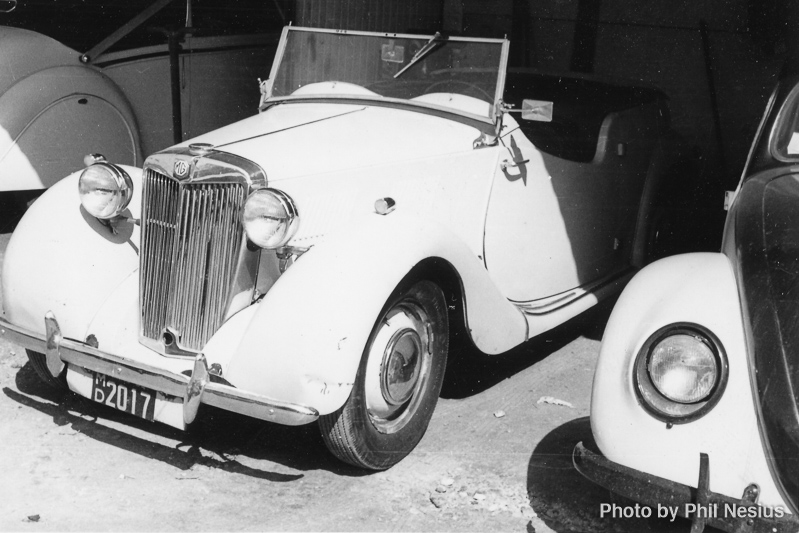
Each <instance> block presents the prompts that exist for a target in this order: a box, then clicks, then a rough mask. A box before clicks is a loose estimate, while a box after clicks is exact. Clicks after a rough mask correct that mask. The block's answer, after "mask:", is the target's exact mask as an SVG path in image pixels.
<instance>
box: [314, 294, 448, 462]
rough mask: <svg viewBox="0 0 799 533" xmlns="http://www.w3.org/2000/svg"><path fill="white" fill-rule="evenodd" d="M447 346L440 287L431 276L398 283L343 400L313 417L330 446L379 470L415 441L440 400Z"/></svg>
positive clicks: (401, 455) (399, 457)
mask: <svg viewBox="0 0 799 533" xmlns="http://www.w3.org/2000/svg"><path fill="white" fill-rule="evenodd" d="M448 349H449V323H448V320H447V307H446V301H445V299H444V293H443V292H442V291H441V289H440V288H439V287H438V286H437V285H436V284H434V283H432V282H430V281H420V282H417V283H415V284H413V285H412V286H411V287H410V288H408V289H407V290H398V291H396V292H395V294H394V296H392V298H390V299H389V301H388V302H387V303H386V306H385V307H384V308H383V311H382V313H381V315H380V317H379V319H378V320H377V322H376V323H375V326H374V329H373V330H372V333H371V335H370V336H369V342H368V343H367V345H366V349H365V350H364V354H363V357H362V358H361V364H360V367H359V368H358V374H357V376H356V379H355V385H354V387H353V390H352V393H351V394H350V397H349V399H348V400H347V402H346V403H345V404H344V405H343V406H342V407H341V408H340V409H339V410H338V411H335V412H333V413H331V414H329V415H323V416H322V417H320V419H319V427H320V429H321V431H322V437H323V438H324V440H325V444H327V447H328V449H329V450H330V451H331V452H332V453H333V455H335V456H336V457H338V458H339V459H341V460H342V461H344V462H346V463H349V464H352V465H355V466H357V467H360V468H367V469H370V470H385V469H387V468H390V467H391V466H393V465H395V464H397V463H398V462H399V461H400V460H402V459H403V458H404V457H405V456H406V455H408V454H409V453H410V452H411V451H412V450H413V449H414V448H415V447H416V445H417V444H418V443H419V441H420V440H421V439H422V436H423V435H424V433H425V431H426V430H427V425H428V424H429V423H430V418H431V417H432V416H433V410H434V409H435V406H436V403H437V402H438V395H439V393H440V392H441V384H442V382H443V381H444V371H445V369H446V366H447V351H448Z"/></svg>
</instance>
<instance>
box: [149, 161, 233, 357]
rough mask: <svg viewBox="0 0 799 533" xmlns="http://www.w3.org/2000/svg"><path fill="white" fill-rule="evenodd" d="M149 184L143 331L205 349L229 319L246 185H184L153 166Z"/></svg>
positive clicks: (167, 341) (181, 346)
mask: <svg viewBox="0 0 799 533" xmlns="http://www.w3.org/2000/svg"><path fill="white" fill-rule="evenodd" d="M143 182H144V187H143V193H142V194H143V196H142V220H141V251H140V305H141V334H142V336H143V337H146V338H149V339H153V340H156V341H163V343H164V345H166V346H167V347H169V345H170V342H174V344H175V345H176V346H177V347H178V348H179V349H181V350H188V351H195V352H196V351H200V350H201V349H202V348H203V346H204V345H205V343H206V342H208V340H209V339H210V338H211V336H212V335H213V334H214V333H215V332H216V330H217V329H218V328H219V326H220V325H222V321H223V320H224V318H225V312H226V310H227V306H228V303H229V299H230V292H231V286H232V283H233V278H234V276H235V272H236V267H237V262H238V258H239V252H240V250H241V246H242V228H241V224H240V223H239V210H240V208H241V206H242V204H243V202H244V199H245V195H246V185H245V184H243V183H191V182H178V181H177V180H175V179H172V178H170V177H168V176H165V175H162V174H160V173H158V172H155V171H153V170H151V169H147V170H146V171H145V174H144V178H143ZM165 332H166V335H165Z"/></svg>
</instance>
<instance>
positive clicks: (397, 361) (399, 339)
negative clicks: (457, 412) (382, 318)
mask: <svg viewBox="0 0 799 533" xmlns="http://www.w3.org/2000/svg"><path fill="white" fill-rule="evenodd" d="M421 354H422V339H421V338H419V334H418V333H416V331H414V330H412V329H405V330H401V331H398V332H397V333H395V334H394V337H393V338H392V339H391V341H390V342H389V344H388V347H387V348H386V353H385V354H384V355H383V371H382V372H381V376H380V377H381V382H380V387H381V390H382V392H383V398H384V399H385V400H386V402H388V403H389V404H390V405H401V404H403V403H405V402H407V401H408V399H409V398H410V397H411V395H412V394H413V389H414V386H415V385H416V381H417V380H418V379H419V362H420V360H421Z"/></svg>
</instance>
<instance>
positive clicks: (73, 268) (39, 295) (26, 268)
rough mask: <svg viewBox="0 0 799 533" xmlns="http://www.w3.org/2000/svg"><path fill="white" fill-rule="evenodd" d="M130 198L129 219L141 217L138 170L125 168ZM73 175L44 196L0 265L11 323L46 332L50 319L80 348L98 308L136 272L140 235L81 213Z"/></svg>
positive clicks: (136, 229) (126, 225)
mask: <svg viewBox="0 0 799 533" xmlns="http://www.w3.org/2000/svg"><path fill="white" fill-rule="evenodd" d="M122 168H124V169H125V170H126V171H127V172H128V174H129V175H130V176H131V179H132V180H133V184H134V194H133V198H132V199H131V202H130V205H129V206H128V210H127V213H126V214H128V215H129V216H132V217H135V218H138V217H139V205H140V197H141V193H140V191H141V170H140V169H138V168H135V167H128V166H123V167H122ZM79 177H80V173H79V172H76V173H74V174H71V175H69V176H67V177H66V178H64V179H62V180H60V181H59V182H58V183H56V185H54V186H53V187H51V188H50V189H48V190H47V191H46V192H45V193H44V194H43V195H42V196H41V197H39V198H38V199H37V200H36V201H35V202H34V203H33V204H32V205H31V207H30V209H28V211H27V212H26V213H25V215H24V216H23V217H22V219H21V220H20V222H19V224H18V225H17V227H16V229H15V230H14V233H13V235H12V236H11V240H10V241H9V243H8V247H7V249H6V252H5V256H4V258H3V272H2V278H1V281H2V289H3V308H4V310H5V313H6V317H7V318H8V319H9V321H11V322H12V323H14V324H16V325H18V326H21V327H25V328H28V329H30V330H31V331H34V332H44V315H45V313H47V311H53V312H54V313H55V314H56V316H57V317H58V319H59V323H60V325H61V329H62V332H63V334H64V336H66V337H70V338H73V339H78V340H83V338H84V336H85V332H86V328H87V327H88V325H89V324H90V322H91V320H92V318H93V317H94V315H95V313H96V312H97V311H98V310H99V309H100V307H101V305H102V304H103V302H104V301H105V300H106V299H107V298H108V297H109V296H110V295H111V294H112V293H113V291H114V289H116V288H117V287H118V286H119V285H120V284H121V283H122V282H123V281H124V280H125V279H126V278H127V277H128V276H130V275H131V273H133V272H134V271H135V270H136V269H137V268H138V266H139V257H138V246H139V227H138V226H135V225H133V224H132V223H130V222H121V223H119V224H117V225H116V227H115V229H114V231H112V228H111V227H109V226H107V225H104V224H102V223H100V221H98V220H97V219H96V218H94V217H93V216H91V215H89V214H88V213H87V212H86V211H85V210H84V209H83V208H82V206H81V205H80V197H79V196H78V179H79Z"/></svg>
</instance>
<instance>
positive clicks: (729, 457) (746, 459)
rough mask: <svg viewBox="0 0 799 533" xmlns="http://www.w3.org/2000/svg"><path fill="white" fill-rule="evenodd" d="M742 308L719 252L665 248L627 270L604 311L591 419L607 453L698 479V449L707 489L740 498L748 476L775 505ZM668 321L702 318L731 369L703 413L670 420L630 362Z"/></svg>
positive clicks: (643, 467) (650, 469)
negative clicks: (649, 405)
mask: <svg viewBox="0 0 799 533" xmlns="http://www.w3.org/2000/svg"><path fill="white" fill-rule="evenodd" d="M742 316H743V315H742V311H741V306H740V303H739V299H738V290H737V285H736V281H735V277H734V273H733V269H732V265H731V263H730V261H729V259H728V258H727V256H725V255H723V254H720V253H695V254H685V255H678V256H672V257H669V258H667V259H663V260H661V261H656V262H655V263H652V264H651V265H650V266H648V267H646V268H644V269H643V270H641V271H640V272H639V273H638V274H637V275H636V276H635V277H634V278H633V280H632V281H631V282H630V283H629V285H628V286H627V287H626V288H625V290H624V292H623V293H622V295H621V297H620V298H619V301H618V302H617V304H616V306H615V308H614V310H613V313H612V314H611V317H610V320H609V321H608V325H607V327H606V329H605V334H604V337H603V340H602V347H601V350H600V356H599V361H598V363H597V370H596V374H595V377H594V387H593V393H592V399H591V427H592V430H593V433H594V437H595V439H596V442H597V445H598V446H599V448H600V450H601V451H602V452H603V453H604V454H605V456H606V457H607V458H608V459H610V460H611V461H614V462H616V463H619V464H622V465H624V466H628V467H630V468H634V469H636V470H640V471H643V472H647V473H649V474H652V475H655V476H659V477H663V478H666V479H670V480H672V481H676V482H678V483H683V484H685V485H688V486H693V487H696V486H697V481H698V479H699V454H700V453H706V454H708V455H709V457H710V486H711V488H712V490H713V491H714V492H719V493H722V494H726V495H728V496H730V497H734V498H740V497H741V495H742V494H743V491H744V489H745V488H746V487H747V485H748V484H749V483H752V482H756V483H758V484H760V487H761V499H760V501H761V503H764V504H766V505H783V502H782V499H781V498H780V496H779V493H778V492H777V489H776V487H775V486H774V483H773V481H772V479H771V476H770V475H769V471H768V466H767V464H766V461H765V456H764V455H763V448H762V444H761V440H760V434H759V431H758V422H757V414H756V411H755V403H754V397H753V395H752V387H751V384H750V378H749V364H748V358H747V352H746V342H745V337H744V328H743V318H742ZM676 322H692V323H696V324H699V325H702V326H704V327H705V328H707V329H709V330H710V331H712V332H713V333H714V334H715V335H716V336H717V337H718V339H719V340H720V341H721V344H722V346H723V347H724V350H725V352H726V354H727V359H728V363H729V377H728V382H727V386H726V388H725V390H724V392H723V393H722V396H721V399H720V400H719V402H718V403H717V404H716V406H715V407H714V408H713V409H711V410H710V411H709V412H708V413H707V414H706V415H704V416H703V417H701V418H699V419H697V420H694V421H692V422H688V423H682V424H674V425H673V426H671V427H669V426H668V425H667V424H666V423H665V422H662V421H659V420H656V419H655V418H654V417H652V416H651V415H650V414H649V413H648V412H647V411H646V410H645V409H644V407H643V406H642V405H641V403H640V401H639V399H638V397H637V394H636V392H635V385H634V382H633V369H634V363H635V360H636V356H637V354H638V352H639V350H640V349H641V347H642V345H643V344H644V342H645V341H646V340H647V339H648V338H649V337H650V336H651V335H652V334H653V333H654V332H655V331H657V330H658V329H660V328H661V327H663V326H666V325H669V324H673V323H676Z"/></svg>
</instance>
